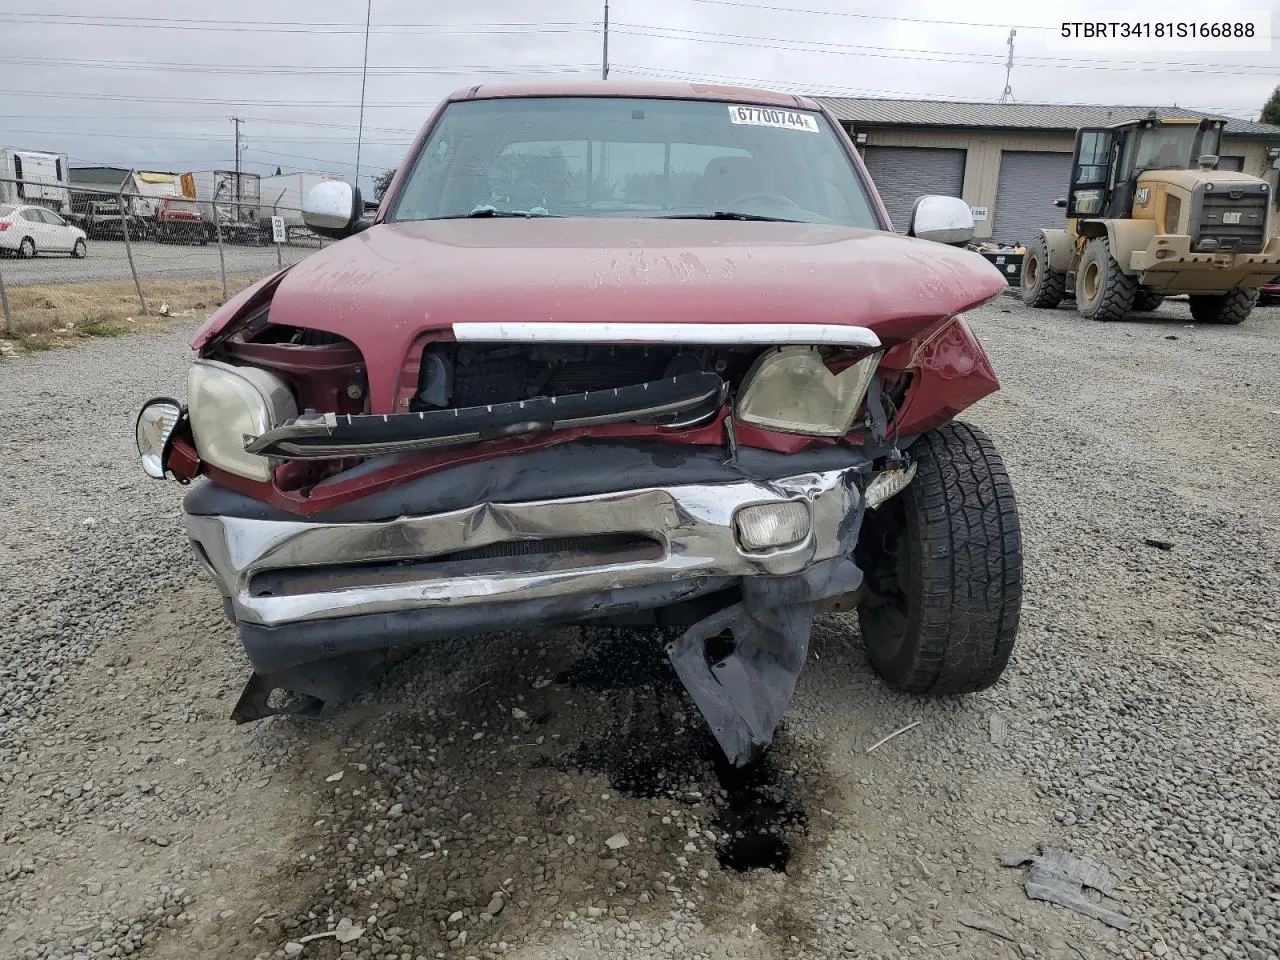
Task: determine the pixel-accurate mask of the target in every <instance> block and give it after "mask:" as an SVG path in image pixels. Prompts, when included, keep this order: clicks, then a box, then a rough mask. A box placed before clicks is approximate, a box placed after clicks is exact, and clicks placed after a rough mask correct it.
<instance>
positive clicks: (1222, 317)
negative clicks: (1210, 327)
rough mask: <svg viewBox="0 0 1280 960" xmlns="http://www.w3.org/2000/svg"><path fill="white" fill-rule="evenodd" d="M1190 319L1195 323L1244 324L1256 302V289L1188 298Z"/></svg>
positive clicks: (1237, 289)
mask: <svg viewBox="0 0 1280 960" xmlns="http://www.w3.org/2000/svg"><path fill="white" fill-rule="evenodd" d="M1188 299H1189V300H1190V301H1191V317H1192V319H1193V320H1195V321H1196V323H1227V324H1231V325H1233V326H1234V325H1236V324H1240V323H1244V321H1245V320H1246V319H1247V318H1248V316H1249V314H1250V313H1252V312H1253V307H1254V304H1256V303H1257V302H1258V291H1257V289H1256V288H1245V287H1236V288H1235V289H1234V290H1229V291H1227V292H1226V293H1216V294H1198V295H1195V296H1191V297H1188Z"/></svg>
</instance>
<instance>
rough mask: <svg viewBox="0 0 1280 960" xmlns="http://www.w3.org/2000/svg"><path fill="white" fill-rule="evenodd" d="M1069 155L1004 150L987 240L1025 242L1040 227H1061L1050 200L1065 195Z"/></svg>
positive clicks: (1061, 220) (1063, 221) (1060, 216)
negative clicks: (989, 235) (989, 237)
mask: <svg viewBox="0 0 1280 960" xmlns="http://www.w3.org/2000/svg"><path fill="white" fill-rule="evenodd" d="M1070 180H1071V154H1069V153H1031V152H1025V151H1020V150H1005V151H1004V153H1003V154H1002V156H1001V157H1000V184H999V186H998V187H997V189H996V203H995V210H994V211H992V215H993V218H994V219H993V221H992V224H991V238H992V239H993V240H998V241H1000V242H1001V243H1008V244H1014V245H1016V244H1019V243H1025V242H1026V241H1027V240H1028V239H1030V237H1031V236H1032V234H1034V233H1035V231H1036V230H1039V229H1040V228H1042V227H1059V228H1060V227H1065V226H1066V222H1067V221H1066V214H1065V213H1064V211H1063V210H1062V209H1061V208H1060V207H1055V206H1054V205H1053V201H1054V200H1055V199H1056V198H1058V197H1065V196H1066V195H1067V188H1068V186H1069V184H1070Z"/></svg>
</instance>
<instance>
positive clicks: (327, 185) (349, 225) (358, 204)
mask: <svg viewBox="0 0 1280 960" xmlns="http://www.w3.org/2000/svg"><path fill="white" fill-rule="evenodd" d="M363 217H364V201H363V200H361V198H360V188H359V187H354V186H352V185H351V184H349V183H345V182H343V181H342V180H324V181H322V182H320V183H317V184H316V185H315V186H314V187H312V188H311V189H310V190H308V191H307V195H306V197H305V198H304V199H303V201H302V222H303V223H305V224H306V225H307V227H308V228H310V229H311V230H314V231H315V232H316V233H318V234H320V235H321V236H322V237H329V238H331V239H333V240H341V239H342V238H343V237H349V236H351V234H353V233H358V232H359V230H360V229H361V227H360V224H361V220H362V218H363Z"/></svg>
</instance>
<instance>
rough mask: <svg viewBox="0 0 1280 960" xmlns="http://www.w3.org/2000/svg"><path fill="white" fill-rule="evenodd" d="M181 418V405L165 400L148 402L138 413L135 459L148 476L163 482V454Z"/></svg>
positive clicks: (166, 398)
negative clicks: (136, 455)
mask: <svg viewBox="0 0 1280 960" xmlns="http://www.w3.org/2000/svg"><path fill="white" fill-rule="evenodd" d="M181 416H182V404H180V403H178V401H177V400H171V399H169V398H168V397H156V399H154V400H149V401H147V405H146V406H145V407H143V408H142V412H141V413H139V414H138V422H137V423H136V424H135V425H134V435H135V437H136V438H137V441H138V459H139V460H140V461H141V462H142V469H143V472H145V473H146V475H147V476H148V477H153V478H154V479H156V480H163V479H164V472H165V471H164V460H165V454H167V453H168V452H169V440H170V439H171V438H172V437H173V428H174V427H176V426H177V425H178V420H179V418H181Z"/></svg>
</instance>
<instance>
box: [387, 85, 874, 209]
mask: <svg viewBox="0 0 1280 960" xmlns="http://www.w3.org/2000/svg"><path fill="white" fill-rule="evenodd" d="M393 203H394V206H393V208H392V209H391V211H390V213H389V216H388V217H387V219H388V220H391V221H395V220H432V219H441V218H448V217H466V216H485V215H501V214H503V213H507V214H511V213H515V214H521V215H529V216H539V215H541V216H560V217H702V216H714V215H716V214H726V213H729V214H743V215H747V216H748V217H760V218H764V219H779V220H794V221H798V222H808V223H833V224H842V225H846V226H854V227H867V228H871V229H880V228H881V227H880V224H879V223H878V222H877V220H876V216H875V214H874V212H873V208H872V206H871V201H870V198H869V197H868V195H867V191H866V189H865V188H864V187H863V185H862V183H861V181H860V180H859V178H858V175H857V173H856V171H855V169H854V167H853V165H852V162H851V161H850V159H849V157H848V155H847V154H846V153H845V151H844V150H843V149H842V147H841V144H840V142H839V141H838V140H837V139H836V134H835V132H834V131H833V130H832V129H831V128H830V126H829V125H828V124H827V122H826V120H825V119H824V118H823V117H822V115H821V114H817V113H813V112H810V111H801V110H782V109H774V108H768V107H763V108H762V107H757V106H749V105H738V104H730V103H725V102H720V101H693V100H651V99H631V98H621V97H545V98H541V97H540V98H532V97H531V98H511V99H495V100H471V101H460V102H455V103H451V104H449V106H448V107H447V109H446V110H445V113H444V116H443V117H442V118H441V119H440V122H439V123H437V124H436V126H435V128H434V129H433V130H432V132H431V135H430V137H429V139H428V140H427V142H426V144H425V145H424V146H423V149H422V150H421V151H420V152H419V154H418V156H417V157H416V158H415V159H414V161H413V166H412V168H411V170H410V172H409V176H408V178H407V180H406V182H405V184H404V187H403V188H402V189H401V190H400V191H399V193H398V195H397V197H396V198H395V200H394V201H393Z"/></svg>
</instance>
